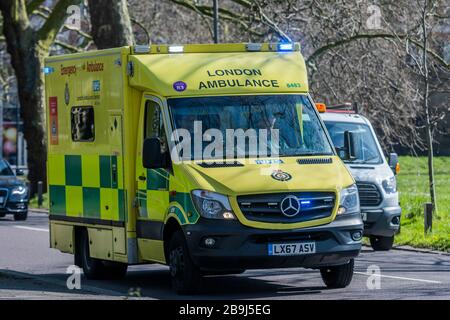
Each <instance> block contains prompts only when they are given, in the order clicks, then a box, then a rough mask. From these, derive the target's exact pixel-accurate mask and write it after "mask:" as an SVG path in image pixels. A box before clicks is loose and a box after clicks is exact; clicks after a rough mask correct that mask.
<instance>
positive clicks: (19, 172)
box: [16, 169, 25, 176]
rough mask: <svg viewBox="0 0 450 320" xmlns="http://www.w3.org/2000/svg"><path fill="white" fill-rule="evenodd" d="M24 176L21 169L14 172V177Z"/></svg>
mask: <svg viewBox="0 0 450 320" xmlns="http://www.w3.org/2000/svg"><path fill="white" fill-rule="evenodd" d="M24 175H25V173H24V172H23V170H22V169H17V170H16V176H24Z"/></svg>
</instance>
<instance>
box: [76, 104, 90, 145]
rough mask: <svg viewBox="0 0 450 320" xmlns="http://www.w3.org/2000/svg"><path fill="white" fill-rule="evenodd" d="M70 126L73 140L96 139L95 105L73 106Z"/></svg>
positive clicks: (86, 140)
mask: <svg viewBox="0 0 450 320" xmlns="http://www.w3.org/2000/svg"><path fill="white" fill-rule="evenodd" d="M70 126H71V132H72V141H75V142H91V141H94V139H95V127H94V107H91V106H90V107H73V108H72V109H71V110H70Z"/></svg>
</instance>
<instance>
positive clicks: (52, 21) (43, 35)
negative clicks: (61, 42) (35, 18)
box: [38, 0, 81, 48]
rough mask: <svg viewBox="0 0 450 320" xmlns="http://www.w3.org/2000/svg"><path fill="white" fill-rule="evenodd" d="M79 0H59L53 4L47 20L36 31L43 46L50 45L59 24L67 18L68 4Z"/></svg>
mask: <svg viewBox="0 0 450 320" xmlns="http://www.w3.org/2000/svg"><path fill="white" fill-rule="evenodd" d="M80 3H81V0H60V1H58V3H57V4H56V5H55V7H54V8H53V10H52V13H51V14H50V16H49V18H48V19H47V21H45V23H44V25H43V26H42V27H41V28H40V29H39V31H38V39H39V41H40V45H41V46H43V47H44V48H48V47H50V45H51V44H52V43H53V41H54V40H55V38H56V35H57V34H58V32H59V30H60V29H61V25H62V24H63V23H64V21H65V20H66V18H67V8H68V7H69V6H70V5H77V4H80Z"/></svg>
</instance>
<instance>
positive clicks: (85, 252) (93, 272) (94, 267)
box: [80, 229, 105, 280]
mask: <svg viewBox="0 0 450 320" xmlns="http://www.w3.org/2000/svg"><path fill="white" fill-rule="evenodd" d="M80 255H81V257H80V258H81V267H82V268H83V272H84V275H85V276H86V278H88V279H92V280H96V279H97V280H98V279H102V278H103V277H104V275H105V266H104V264H103V263H102V261H101V260H99V259H95V258H91V255H90V253H89V235H88V232H87V230H86V229H83V230H82V231H81V241H80Z"/></svg>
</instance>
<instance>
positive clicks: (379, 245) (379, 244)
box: [370, 236, 394, 251]
mask: <svg viewBox="0 0 450 320" xmlns="http://www.w3.org/2000/svg"><path fill="white" fill-rule="evenodd" d="M393 244H394V236H392V237H381V236H370V245H371V246H372V249H373V250H375V251H389V250H391V249H392V245H393Z"/></svg>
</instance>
